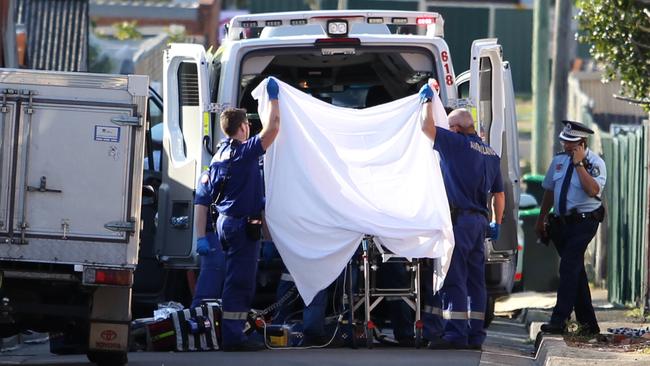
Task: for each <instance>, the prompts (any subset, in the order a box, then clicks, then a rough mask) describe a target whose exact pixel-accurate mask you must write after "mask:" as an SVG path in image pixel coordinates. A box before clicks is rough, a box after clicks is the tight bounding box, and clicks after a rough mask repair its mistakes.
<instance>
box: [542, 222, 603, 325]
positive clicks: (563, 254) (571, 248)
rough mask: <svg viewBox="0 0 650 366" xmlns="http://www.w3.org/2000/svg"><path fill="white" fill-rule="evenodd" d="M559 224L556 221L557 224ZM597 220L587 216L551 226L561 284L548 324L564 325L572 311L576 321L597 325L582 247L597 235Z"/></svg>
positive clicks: (585, 248)
mask: <svg viewBox="0 0 650 366" xmlns="http://www.w3.org/2000/svg"><path fill="white" fill-rule="evenodd" d="M558 224H559V223H558ZM597 229H598V221H597V220H595V219H593V218H587V219H584V220H582V221H580V222H576V223H571V224H559V227H557V228H553V229H552V235H551V239H552V240H553V243H555V246H556V248H557V251H558V254H559V255H560V287H559V288H558V290H557V302H556V304H555V308H553V315H551V323H553V324H559V325H564V323H565V322H566V321H567V320H568V319H569V318H570V317H571V312H572V311H573V310H575V313H576V319H577V321H578V322H579V323H581V324H583V325H589V326H597V325H598V321H597V320H596V314H595V313H594V308H593V306H592V304H591V292H590V291H589V282H588V280H587V273H586V272H585V264H584V256H585V250H587V246H588V245H589V242H591V239H593V237H594V235H596V230H597Z"/></svg>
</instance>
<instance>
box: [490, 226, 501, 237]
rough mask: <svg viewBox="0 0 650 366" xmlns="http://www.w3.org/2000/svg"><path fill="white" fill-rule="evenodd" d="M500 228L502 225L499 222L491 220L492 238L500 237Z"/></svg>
mask: <svg viewBox="0 0 650 366" xmlns="http://www.w3.org/2000/svg"><path fill="white" fill-rule="evenodd" d="M500 228H501V225H499V224H497V223H496V222H491V223H490V239H492V240H497V239H499V229H500Z"/></svg>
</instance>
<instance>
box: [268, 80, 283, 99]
mask: <svg viewBox="0 0 650 366" xmlns="http://www.w3.org/2000/svg"><path fill="white" fill-rule="evenodd" d="M279 92H280V88H279V87H278V83H277V82H276V81H275V79H269V82H268V83H266V93H267V94H268V95H269V99H270V100H277V99H278V93H279Z"/></svg>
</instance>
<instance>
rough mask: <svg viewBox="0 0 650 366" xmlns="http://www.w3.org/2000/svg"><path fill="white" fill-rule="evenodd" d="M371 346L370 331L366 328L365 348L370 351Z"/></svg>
mask: <svg viewBox="0 0 650 366" xmlns="http://www.w3.org/2000/svg"><path fill="white" fill-rule="evenodd" d="M372 346H373V342H372V329H370V328H368V327H366V347H368V349H371V348H372Z"/></svg>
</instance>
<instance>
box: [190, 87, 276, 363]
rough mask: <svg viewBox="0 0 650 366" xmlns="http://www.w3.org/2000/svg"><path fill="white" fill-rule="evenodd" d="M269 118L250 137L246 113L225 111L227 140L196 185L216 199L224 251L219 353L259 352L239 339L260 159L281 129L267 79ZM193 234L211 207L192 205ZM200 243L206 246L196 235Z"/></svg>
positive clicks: (257, 218)
mask: <svg viewBox="0 0 650 366" xmlns="http://www.w3.org/2000/svg"><path fill="white" fill-rule="evenodd" d="M266 91H267V94H268V96H269V100H270V102H269V103H270V109H269V110H270V113H269V115H268V116H261V117H262V120H263V124H264V127H263V128H262V132H260V134H259V135H256V136H253V137H251V136H250V123H249V122H248V120H247V118H246V111H245V110H243V109H237V108H228V109H226V110H225V111H223V113H221V117H220V123H221V129H222V130H223V132H224V134H225V135H226V136H227V138H225V139H224V140H222V141H221V143H220V145H219V148H218V150H217V153H216V154H215V156H214V157H213V159H212V163H211V164H210V170H209V171H208V172H206V173H204V175H202V176H201V178H200V179H201V180H200V183H201V185H204V186H205V187H201V188H200V189H206V190H208V191H210V192H211V195H210V196H211V197H212V198H216V197H217V195H222V197H219V199H218V200H217V204H216V209H217V211H218V212H219V217H218V218H217V233H218V236H219V240H220V242H221V245H222V246H223V249H224V255H225V268H226V271H225V280H224V285H223V293H222V300H223V318H222V328H221V329H222V347H223V350H224V351H253V350H259V349H263V348H264V345H263V344H261V343H254V342H251V341H249V340H248V339H247V337H246V335H245V334H244V323H245V321H246V318H247V315H248V311H249V310H250V307H251V303H252V301H253V296H254V294H255V276H256V270H257V260H258V257H259V251H260V242H259V239H260V236H261V234H260V230H261V212H262V209H263V208H264V207H263V206H264V203H263V202H264V201H263V190H264V189H263V188H264V187H263V184H262V176H261V174H260V170H259V159H260V157H261V156H262V155H263V154H264V153H265V152H266V149H267V148H268V147H269V146H271V144H272V143H273V141H274V140H275V138H276V136H277V134H278V131H279V130H280V112H279V104H278V93H279V87H278V84H277V82H276V81H275V80H274V79H273V78H270V79H269V80H268V82H267V85H266ZM195 203H196V206H195V220H197V221H198V222H197V224H196V225H197V229H200V228H205V227H206V221H207V220H208V216H209V215H208V210H209V208H208V206H209V204H210V203H212V202H208V201H207V200H201V199H199V200H197V201H196V202H195ZM198 234H199V238H200V239H199V241H200V242H205V239H204V238H203V237H201V234H203V232H202V231H199V232H198Z"/></svg>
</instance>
